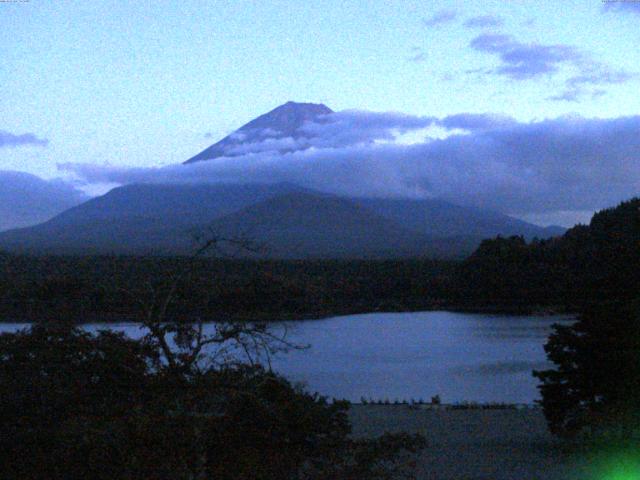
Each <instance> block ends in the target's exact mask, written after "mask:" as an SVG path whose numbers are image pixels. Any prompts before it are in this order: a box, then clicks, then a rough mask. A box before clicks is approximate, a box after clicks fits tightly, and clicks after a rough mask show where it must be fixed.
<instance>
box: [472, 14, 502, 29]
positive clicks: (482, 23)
mask: <svg viewBox="0 0 640 480" xmlns="http://www.w3.org/2000/svg"><path fill="white" fill-rule="evenodd" d="M503 24H504V21H503V20H502V18H501V17H498V16H495V15H479V16H477V17H472V18H470V19H469V20H467V21H466V22H464V26H465V27H469V28H491V27H501V26H502V25H503Z"/></svg>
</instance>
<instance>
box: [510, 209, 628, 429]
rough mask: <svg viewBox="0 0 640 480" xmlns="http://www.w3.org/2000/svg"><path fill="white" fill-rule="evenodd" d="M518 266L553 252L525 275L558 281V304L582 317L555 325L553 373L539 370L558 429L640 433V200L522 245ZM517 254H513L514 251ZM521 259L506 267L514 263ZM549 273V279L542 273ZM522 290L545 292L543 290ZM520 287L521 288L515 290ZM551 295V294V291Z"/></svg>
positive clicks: (551, 351)
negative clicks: (558, 234)
mask: <svg viewBox="0 0 640 480" xmlns="http://www.w3.org/2000/svg"><path fill="white" fill-rule="evenodd" d="M519 248H520V253H518V254H517V255H514V257H515V258H517V259H518V260H517V261H522V259H523V258H530V256H531V255H536V254H537V255H541V254H547V256H548V257H547V258H549V259H550V261H548V262H547V263H544V262H543V261H541V262H540V263H541V264H540V265H537V264H536V263H535V262H532V263H531V264H528V265H527V268H528V269H529V271H527V272H524V273H522V274H521V275H520V278H521V279H522V278H525V277H526V276H527V275H531V273H530V271H531V270H533V271H534V275H542V276H541V277H540V278H541V279H547V280H553V281H552V283H551V285H550V287H549V289H553V288H556V289H557V290H558V293H557V295H556V297H555V298H556V299H557V300H558V301H565V302H572V303H573V304H574V305H576V308H577V309H578V310H579V311H580V312H581V313H580V316H579V320H578V321H577V322H576V323H575V324H574V325H572V326H561V325H557V326H555V331H554V333H553V334H552V335H551V336H550V338H549V341H548V343H547V344H546V345H545V350H546V352H547V356H548V358H549V360H550V361H551V362H553V363H554V364H555V368H554V369H550V370H546V371H540V372H534V375H535V376H537V377H538V378H539V379H540V380H541V382H542V383H541V385H540V391H541V394H542V406H543V408H544V412H545V416H546V418H547V421H548V424H549V427H550V429H551V431H553V432H555V433H557V434H560V435H568V436H570V435H576V434H578V433H581V432H587V433H589V432H590V433H592V434H598V435H599V434H601V433H607V434H611V433H612V432H613V433H617V434H618V436H621V437H622V438H624V439H626V440H628V439H630V438H632V437H633V436H634V435H637V434H638V433H640V300H639V299H640V199H634V200H631V201H629V202H624V203H622V204H621V205H619V206H618V207H616V208H614V209H610V210H605V211H602V212H599V213H597V214H596V215H594V217H593V219H592V221H591V224H590V225H589V226H588V227H585V226H581V227H576V228H574V229H572V230H570V231H569V232H568V233H567V234H566V235H565V236H564V237H563V238H561V239H558V240H556V241H553V242H551V244H549V245H541V244H537V245H532V246H528V247H527V246H522V245H521V246H520V247H519ZM511 251H513V249H511ZM514 262H515V261H512V262H506V263H507V265H510V266H513V265H514ZM521 265H522V264H521ZM541 268H542V269H544V268H549V272H548V273H546V274H544V273H543V272H541V271H540V269H541ZM535 285H536V288H532V289H530V290H528V291H527V290H526V288H525V289H524V290H523V291H519V292H518V295H520V298H525V297H526V294H527V292H532V291H533V292H536V291H537V290H536V289H537V288H539V290H540V292H543V293H542V295H543V297H544V290H545V288H544V285H543V284H542V283H540V282H538V283H536V284H535ZM514 290H515V289H514ZM548 295H550V296H551V293H549V294H548Z"/></svg>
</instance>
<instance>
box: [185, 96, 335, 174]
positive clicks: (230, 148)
mask: <svg viewBox="0 0 640 480" xmlns="http://www.w3.org/2000/svg"><path fill="white" fill-rule="evenodd" d="M330 113H333V111H332V110H331V109H330V108H329V107H327V106H326V105H323V104H317V103H296V102H287V103H285V104H284V105H280V106H279V107H277V108H275V109H273V110H271V111H270V112H268V113H265V114H264V115H260V116H259V117H258V118H255V119H253V120H251V121H250V122H249V123H247V124H245V125H243V126H242V127H240V128H239V129H238V130H236V131H235V132H233V133H232V134H231V135H228V136H226V137H225V138H223V139H222V140H220V141H219V142H217V143H214V144H213V145H211V146H210V147H208V148H206V149H205V150H203V151H202V152H200V153H199V154H197V155H195V156H193V157H191V158H190V159H189V160H187V161H186V162H185V164H187V163H194V162H199V161H202V160H211V159H213V158H218V157H225V156H226V157H235V156H238V155H242V154H243V153H246V152H247V150H244V149H239V148H240V147H244V148H247V146H250V145H252V144H258V143H264V142H268V141H269V140H277V139H282V138H291V139H294V140H295V139H297V138H300V137H301V136H302V133H301V132H300V131H299V128H300V127H301V126H302V125H303V124H304V123H305V122H310V121H317V120H319V119H320V118H321V117H322V116H323V115H327V114H330ZM274 149H275V150H278V151H280V152H286V151H291V148H285V147H282V146H274Z"/></svg>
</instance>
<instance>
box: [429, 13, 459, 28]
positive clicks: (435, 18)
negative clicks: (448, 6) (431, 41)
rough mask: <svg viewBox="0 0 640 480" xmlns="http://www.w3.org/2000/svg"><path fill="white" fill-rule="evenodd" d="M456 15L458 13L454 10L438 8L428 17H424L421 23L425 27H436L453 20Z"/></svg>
mask: <svg viewBox="0 0 640 480" xmlns="http://www.w3.org/2000/svg"><path fill="white" fill-rule="evenodd" d="M457 16H458V13H457V12H456V11H455V10H440V11H438V12H436V13H434V14H433V15H431V16H430V17H429V18H425V19H424V20H423V23H424V25H425V26H427V27H436V26H439V25H442V24H444V23H449V22H452V21H454V20H455V19H456V18H457Z"/></svg>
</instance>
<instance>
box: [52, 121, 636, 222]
mask: <svg viewBox="0 0 640 480" xmlns="http://www.w3.org/2000/svg"><path fill="white" fill-rule="evenodd" d="M328 117H329V118H328V121H326V122H325V121H323V122H320V123H307V124H305V125H304V127H303V129H304V131H305V132H306V133H307V134H308V136H304V137H300V138H297V139H293V138H291V137H286V138H281V139H271V138H269V137H265V140H264V142H261V143H258V144H251V145H245V146H244V147H243V148H246V150H247V153H246V154H245V155H242V156H236V157H233V158H226V157H223V158H218V159H214V160H207V161H203V162H198V163H196V164H191V165H174V166H168V167H162V168H126V167H102V166H96V165H90V164H63V165H60V168H61V169H63V170H66V171H71V172H74V173H75V174H76V175H77V176H78V177H80V178H82V179H83V180H84V181H87V182H95V183H118V184H127V183H137V182H160V183H171V182H203V181H208V182H283V181H286V182H292V183H296V184H300V185H303V186H308V187H310V188H315V189H319V190H324V191H328V192H334V193H340V194H347V195H356V196H409V197H429V196H437V197H442V198H445V199H447V200H450V201H452V202H456V203H459V204H463V205H471V206H477V207H483V208H492V209H495V210H498V211H501V212H504V213H509V214H516V215H526V214H550V213H553V212H560V211H561V212H564V213H563V215H566V212H567V211H582V212H584V211H588V210H596V209H599V208H603V207H605V206H609V205H613V204H615V203H616V202H618V201H620V200H623V199H626V198H629V197H632V196H634V195H638V194H640V116H632V117H622V118H617V119H585V118H581V117H561V118H557V119H554V120H543V121H538V122H531V123H519V122H517V121H515V120H514V119H511V118H509V117H504V116H496V115H485V114H458V115H452V116H448V117H445V118H442V119H437V118H433V117H413V116H409V115H402V114H385V113H371V112H339V113H335V114H332V115H330V116H328ZM427 127H431V128H432V129H435V130H437V131H440V132H442V131H448V132H449V135H448V136H445V137H444V138H430V137H426V138H424V139H423V140H422V141H420V142H418V143H412V144H400V143H398V142H394V139H395V138H396V136H397V135H398V134H402V133H407V132H412V131H413V132H414V133H416V132H423V129H425V128H427ZM429 132H431V130H429ZM421 135H422V136H423V137H425V136H426V134H425V133H421ZM274 142H278V145H276V144H275V143H274ZM296 142H297V143H299V144H300V145H298V146H300V147H303V148H304V150H297V151H293V152H289V153H278V148H277V147H279V146H280V145H281V144H286V145H287V146H288V148H291V147H292V146H294V145H295V144H296ZM302 144H304V145H302Z"/></svg>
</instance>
